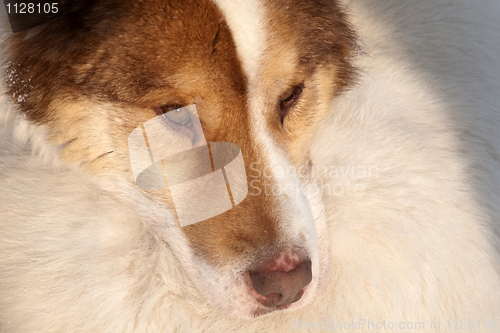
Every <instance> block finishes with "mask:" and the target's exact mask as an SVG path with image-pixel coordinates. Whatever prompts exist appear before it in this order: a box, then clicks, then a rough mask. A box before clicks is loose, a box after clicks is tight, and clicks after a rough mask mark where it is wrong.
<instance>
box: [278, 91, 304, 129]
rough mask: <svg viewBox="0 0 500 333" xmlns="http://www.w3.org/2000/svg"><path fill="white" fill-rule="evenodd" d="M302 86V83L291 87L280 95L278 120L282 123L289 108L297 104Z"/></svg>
mask: <svg viewBox="0 0 500 333" xmlns="http://www.w3.org/2000/svg"><path fill="white" fill-rule="evenodd" d="M303 88H304V86H303V85H302V84H300V85H297V86H294V87H291V88H290V89H288V90H287V91H286V92H285V93H284V94H283V95H281V97H280V114H279V116H280V122H281V125H283V120H284V119H285V117H286V115H287V114H288V112H290V109H291V108H292V107H294V106H295V104H297V102H298V100H299V98H300V95H301V94H302V89H303Z"/></svg>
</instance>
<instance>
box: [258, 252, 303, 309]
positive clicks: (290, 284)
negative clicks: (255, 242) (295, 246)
mask: <svg viewBox="0 0 500 333" xmlns="http://www.w3.org/2000/svg"><path fill="white" fill-rule="evenodd" d="M249 273H250V280H251V283H252V287H253V290H254V291H255V293H254V295H253V296H254V297H255V298H256V299H257V300H258V301H259V302H260V303H261V304H263V305H264V306H267V307H275V306H280V305H285V304H289V303H293V302H296V301H298V300H299V299H300V298H301V297H302V294H303V293H304V287H305V286H307V285H308V284H309V283H310V282H311V280H312V273H311V260H309V259H307V260H300V259H298V257H297V256H294V255H291V254H289V253H280V254H278V255H277V256H275V257H274V258H273V259H272V260H270V261H268V262H267V263H266V264H265V265H264V266H263V267H260V268H259V269H258V270H254V271H250V272H249Z"/></svg>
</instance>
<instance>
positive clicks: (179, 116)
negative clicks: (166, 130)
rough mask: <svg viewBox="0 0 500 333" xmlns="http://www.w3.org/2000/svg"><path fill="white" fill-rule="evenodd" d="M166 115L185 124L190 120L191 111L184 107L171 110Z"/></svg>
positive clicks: (178, 122) (176, 121) (171, 119)
mask: <svg viewBox="0 0 500 333" xmlns="http://www.w3.org/2000/svg"><path fill="white" fill-rule="evenodd" d="M165 117H167V118H168V120H170V121H173V122H174V123H176V124H180V125H184V124H185V123H187V122H188V121H189V113H188V112H187V111H186V110H184V109H175V110H173V111H169V112H167V113H165Z"/></svg>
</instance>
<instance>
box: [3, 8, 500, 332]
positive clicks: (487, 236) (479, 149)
mask: <svg viewBox="0 0 500 333" xmlns="http://www.w3.org/2000/svg"><path fill="white" fill-rule="evenodd" d="M345 3H346V6H347V8H348V9H349V11H351V19H352V21H353V23H354V25H355V26H356V27H357V29H358V32H359V33H360V34H361V35H362V37H363V38H364V43H365V48H366V51H367V54H366V55H363V56H362V57H360V58H359V59H358V60H357V65H358V66H359V67H360V68H361V70H362V74H361V78H360V80H359V84H358V85H357V86H356V87H355V88H353V89H352V90H351V91H350V92H348V93H346V94H344V95H342V96H340V97H339V98H337V99H336V100H335V101H334V103H333V105H332V112H331V114H330V116H329V117H328V118H327V119H326V120H325V122H324V124H323V126H322V128H321V129H320V131H319V132H318V133H317V137H316V140H315V143H314V146H313V155H312V158H313V161H314V163H315V165H323V166H328V167H331V166H339V167H340V166H371V165H374V166H376V167H377V169H378V176H377V177H375V176H374V177H372V178H369V177H368V178H367V177H363V176H359V175H358V177H357V178H355V179H354V180H352V179H351V180H350V181H355V182H357V183H360V184H361V183H362V184H364V188H365V191H364V192H363V194H362V195H354V196H352V195H351V196H350V195H342V196H335V195H333V196H329V195H326V194H325V195H324V197H323V201H324V203H325V209H326V211H325V213H326V216H327V224H328V235H329V243H330V249H331V257H330V260H331V274H330V275H329V279H328V281H327V286H326V287H325V288H324V289H323V290H322V291H321V293H319V294H318V295H317V297H316V298H315V299H314V300H313V301H312V303H310V304H309V305H307V306H306V307H304V308H301V309H299V310H296V311H290V312H280V311H278V312H275V313H272V314H270V315H268V316H264V317H259V318H256V319H253V320H249V321H243V320H236V319H229V318H227V317H225V316H223V315H221V314H220V313H219V312H217V311H216V310H214V309H213V308H212V307H211V306H210V305H208V304H207V303H206V301H204V299H203V298H202V297H201V296H200V295H199V294H198V291H197V289H196V288H194V286H193V285H192V283H191V282H190V280H189V279H188V278H187V275H186V273H185V269H186V267H185V265H183V264H181V263H180V262H179V261H178V259H176V257H175V256H174V255H173V253H172V250H171V249H170V248H169V247H168V246H166V245H164V244H163V243H162V242H161V241H159V240H158V239H157V238H156V237H155V236H153V235H151V234H150V233H149V232H147V231H146V229H145V228H144V225H143V222H142V221H141V219H140V218H139V217H138V216H137V214H136V213H135V212H133V211H132V210H131V209H130V208H128V206H127V205H126V204H123V203H122V202H123V201H122V200H120V198H118V197H117V196H116V195H115V194H114V193H113V191H106V190H103V189H102V188H99V187H98V186H96V185H95V181H94V180H92V179H90V178H88V177H86V176H84V175H83V174H82V173H81V171H79V170H74V169H67V168H64V167H62V166H59V167H57V168H56V166H54V164H53V162H52V161H46V160H44V159H42V158H40V157H39V154H34V155H32V147H33V144H35V146H36V142H35V143H33V142H30V140H27V141H26V142H25V143H24V144H25V146H24V148H20V147H19V143H18V141H16V140H14V139H13V132H14V131H16V130H15V129H13V128H14V126H15V122H14V121H4V124H7V125H6V126H7V128H5V127H3V128H4V129H3V130H2V132H1V134H0V156H1V158H0V184H1V186H0V331H1V332H40V331H47V332H48V331H51V332H96V331H99V332H174V331H175V332H179V331H180V332H192V331H195V332H220V331H225V332H262V331H264V332H285V331H293V328H294V327H297V325H299V324H300V323H301V322H305V323H309V322H312V323H314V325H317V324H316V323H317V322H322V321H324V320H325V319H330V320H335V321H336V322H339V321H340V322H349V323H350V322H351V320H352V321H358V320H360V319H364V320H366V321H368V320H370V321H372V322H383V321H386V322H388V323H389V322H393V323H395V324H396V325H397V324H399V323H400V322H404V323H408V322H423V323H424V324H425V325H426V326H425V330H421V331H438V332H447V331H457V330H455V329H451V330H448V329H447V325H448V323H447V320H448V319H450V320H452V321H453V320H455V319H458V320H460V319H465V320H470V319H471V320H474V321H475V325H477V321H478V320H482V322H481V323H482V324H483V325H484V320H486V319H487V320H490V321H491V320H494V319H497V322H499V321H500V277H499V275H500V264H499V257H500V256H499V252H498V251H499V249H500V235H499V233H500V226H499V225H500V222H499V221H500V208H499V205H498V203H499V202H500V190H499V189H500V151H499V148H500V126H499V125H500V100H499V98H498V92H499V91H500V40H499V39H500V38H499V36H498V31H500V22H499V20H498V15H499V14H500V4H498V2H496V1H493V0H485V1H483V2H481V4H478V3H470V2H467V1H451V0H450V1H448V0H441V1H432V2H431V1H418V2H417V1H414V2H404V3H403V2H400V1H394V0H375V1H368V0H366V1H365V0H345ZM235 8H236V7H235ZM230 25H231V24H230ZM250 42H251V41H250V40H249V43H250ZM237 43H238V42H237ZM245 63H251V61H246V62H245ZM252 66H258V61H257V62H256V63H255V65H252ZM252 68H254V69H255V70H256V71H257V70H258V69H257V67H252ZM247 70H248V71H251V70H250V69H247ZM254 82H257V81H254ZM256 98H258V96H257V97H256ZM253 103H254V104H253V110H254V112H256V111H255V110H257V108H258V103H259V101H258V100H257V99H256V100H255V101H253ZM3 109H4V110H5V109H8V105H5V104H4V106H3ZM2 111H3V110H2ZM5 114H6V112H3V116H2V117H3V118H7V117H5ZM253 117H254V118H253V121H254V122H258V117H257V113H254V115H253ZM22 126H24V125H22ZM18 128H19V127H18ZM17 131H19V129H17ZM30 131H35V132H36V131H42V129H36V130H30ZM28 132H29V131H28V130H26V131H24V133H28ZM29 133H33V132H29ZM29 133H28V134H29ZM28 134H27V135H26V137H38V136H37V135H36V133H35V134H29V135H28ZM32 140H33V139H31V141H32ZM265 140H266V139H262V142H261V144H263V145H266V146H267V149H268V150H269V151H273V149H274V147H273V144H272V142H269V141H265ZM56 154H57V152H51V153H50V154H48V153H47V154H45V155H43V156H52V157H54V156H55V155H56ZM270 154H271V153H270ZM272 156H274V157H272V158H274V160H275V161H276V162H273V163H278V162H279V161H280V158H279V152H275V154H274V155H272ZM323 180H324V182H325V183H328V184H331V185H335V184H337V185H338V184H341V185H342V184H343V185H346V182H347V180H349V179H346V178H345V177H339V178H336V177H328V176H327V175H326V176H324V179H323ZM147 213H148V212H147V211H144V212H142V214H141V215H144V214H147ZM154 214H155V212H151V215H154ZM313 214H316V213H315V212H313ZM180 243H182V242H180ZM151 249H156V251H152V250H151ZM53 290H56V291H58V292H57V293H54V292H52V291H53ZM228 301H229V300H228ZM294 319H296V320H297V321H294ZM438 320H441V329H440V330H431V329H430V322H431V321H434V322H437V321H438ZM305 325H306V327H307V324H305ZM499 325H500V324H499ZM318 331H319V330H318ZM337 331H339V330H338V329H337ZM347 331H349V330H347ZM354 331H356V332H363V331H377V330H367V329H366V326H364V327H362V328H359V329H356V330H354ZM378 331H380V332H384V331H387V332H396V331H397V332H404V331H405V330H404V329H399V330H397V329H393V330H390V329H388V330H384V329H380V330H378ZM406 331H408V332H409V331H415V330H406ZM470 331H474V332H481V331H486V332H488V331H491V330H483V329H479V328H477V326H475V329H473V330H470Z"/></svg>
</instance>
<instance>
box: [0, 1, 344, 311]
mask: <svg viewBox="0 0 500 333" xmlns="http://www.w3.org/2000/svg"><path fill="white" fill-rule="evenodd" d="M353 40H354V38H353V34H352V32H351V29H350V27H349V25H348V24H347V22H346V18H345V15H344V13H343V12H342V10H341V8H340V7H339V5H338V4H337V3H336V1H333V0H308V1H296V0H280V1H256V0H251V1H247V0H245V1H233V0H216V1H212V0H170V1H160V0H141V1H136V0H134V1H128V0H127V1H124V0H119V1H118V0H100V1H81V2H79V3H78V4H77V5H76V6H75V8H74V9H73V11H72V12H71V13H69V14H67V15H66V16H65V17H60V18H58V19H56V20H53V21H51V22H49V23H46V24H44V25H40V26H37V27H35V28H32V29H31V30H28V31H23V32H20V33H17V34H16V35H14V36H13V37H12V38H11V40H10V42H9V50H8V54H9V60H8V62H7V65H8V67H7V69H6V72H5V77H6V86H7V88H8V89H10V91H9V92H8V94H9V95H10V96H12V98H13V101H14V102H15V103H17V104H18V105H19V109H20V110H21V112H22V113H24V114H25V115H26V117H27V119H29V120H30V121H32V122H33V123H36V124H40V125H42V126H44V127H45V128H46V129H47V131H48V132H47V133H48V139H49V140H50V141H51V142H52V143H53V144H55V145H56V146H58V147H59V148H60V152H61V157H62V158H63V159H64V160H66V161H68V162H69V163H73V164H76V165H78V166H80V167H81V168H82V169H83V170H85V172H87V173H89V174H92V175H95V176H96V178H97V179H99V181H101V182H102V184H103V186H105V187H107V188H108V189H110V190H113V191H116V193H118V194H119V195H122V196H123V198H124V200H128V201H129V202H130V203H133V204H134V205H135V208H136V210H137V212H138V213H139V214H140V215H141V216H142V217H143V219H144V221H145V223H146V226H147V227H148V228H149V229H150V230H151V232H154V233H156V234H157V235H158V237H160V238H161V239H163V240H164V241H165V242H166V244H167V246H169V247H170V248H171V249H172V251H174V253H175V254H176V256H177V257H178V258H179V260H180V262H181V263H182V264H183V267H184V268H185V270H186V271H187V272H188V273H189V275H190V277H191V279H192V280H193V281H194V282H195V284H196V285H199V286H200V291H201V292H202V293H203V294H204V295H205V297H207V299H208V300H210V301H211V302H212V303H213V304H214V305H215V306H216V307H218V308H219V309H221V310H222V311H224V312H226V313H228V314H232V315H236V316H240V317H253V316H257V315H261V314H265V313H269V312H271V311H273V310H277V309H285V308H295V307H297V306H300V305H301V304H304V303H305V302H307V301H308V300H311V299H312V298H313V297H314V295H315V294H316V293H317V291H318V286H319V285H320V284H321V281H322V279H324V278H325V276H326V274H327V273H326V272H327V270H328V245H327V241H326V238H327V235H326V227H325V221H324V217H323V209H322V204H321V197H320V194H319V192H318V191H315V190H314V189H313V187H314V179H313V176H312V174H311V172H310V170H311V167H312V162H311V161H310V159H309V150H308V147H309V144H310V141H311V139H312V136H313V134H314V131H315V128H316V126H317V124H318V122H319V121H320V120H321V119H322V117H323V116H324V114H325V113H326V112H327V109H328V107H329V103H330V101H331V100H332V98H334V97H335V96H336V95H337V94H338V93H339V91H341V90H342V89H344V88H346V87H347V86H348V85H349V84H350V82H351V81H352V78H353V70H352V66H351V65H350V62H349V58H350V55H351V52H352V51H353V47H354V41H353ZM193 104H194V105H196V109H197V112H198V116H199V121H200V123H201V125H202V128H203V132H204V136H205V139H206V141H207V142H232V143H235V144H237V145H238V146H239V147H240V149H241V154H242V157H243V161H244V165H245V171H246V181H247V184H248V195H247V196H246V198H245V199H244V200H243V201H242V202H241V203H239V204H238V205H236V206H235V207H233V208H232V209H229V210H227V211H225V212H223V213H221V214H219V215H217V216H214V217H212V218H208V219H205V220H203V221H201V222H198V223H194V224H191V225H187V226H183V227H181V226H180V225H179V224H178V220H177V218H176V211H175V209H174V204H173V201H172V194H171V193H170V191H169V190H168V189H166V190H165V189H164V190H147V189H142V188H140V187H139V186H137V185H136V184H135V179H134V176H133V172H132V168H131V161H130V156H129V147H128V142H129V141H128V138H129V135H130V133H131V132H132V131H134V129H136V128H140V126H141V124H143V123H145V122H147V121H148V120H150V119H152V118H154V117H156V116H158V115H161V114H162V113H166V112H170V111H172V110H176V109H179V108H181V107H184V106H188V105H193ZM186 114H187V115H186ZM186 114H185V115H180V116H179V117H180V118H182V119H180V118H179V117H177V119H176V118H175V117H173V118H168V119H170V121H171V122H170V123H169V122H168V121H166V122H165V123H164V125H165V126H173V127H175V128H177V132H175V131H174V132H173V133H174V134H173V137H171V138H169V139H165V140H173V141H175V140H177V141H182V140H184V141H188V142H190V141H193V140H192V137H190V135H191V134H189V129H188V130H183V129H182V127H183V126H184V127H186V126H187V125H186V124H185V119H184V118H183V117H189V113H186ZM186 119H188V118H186ZM166 143H167V144H169V142H166ZM243 178H244V177H243ZM167 181H168V180H167ZM240 181H241V179H240ZM193 204H195V203H193Z"/></svg>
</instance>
